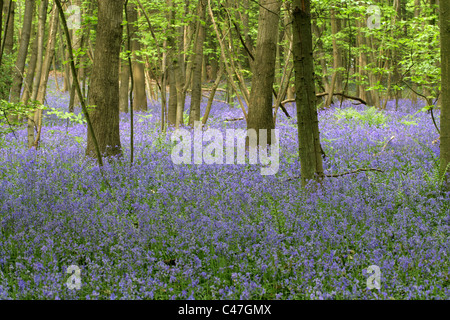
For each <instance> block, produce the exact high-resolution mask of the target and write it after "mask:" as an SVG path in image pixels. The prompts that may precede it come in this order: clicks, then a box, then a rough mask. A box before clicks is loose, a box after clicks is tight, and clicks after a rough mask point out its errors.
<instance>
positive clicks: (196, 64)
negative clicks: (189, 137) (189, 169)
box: [189, 0, 206, 126]
mask: <svg viewBox="0 0 450 320" xmlns="http://www.w3.org/2000/svg"><path fill="white" fill-rule="evenodd" d="M197 13H198V17H199V21H198V23H197V36H196V39H195V43H194V50H195V52H194V58H193V65H192V76H193V80H192V95H191V107H190V113H189V125H191V126H194V121H200V103H201V101H202V62H203V42H204V41H205V28H204V26H203V23H204V21H205V17H206V0H199V3H198V12H197Z"/></svg>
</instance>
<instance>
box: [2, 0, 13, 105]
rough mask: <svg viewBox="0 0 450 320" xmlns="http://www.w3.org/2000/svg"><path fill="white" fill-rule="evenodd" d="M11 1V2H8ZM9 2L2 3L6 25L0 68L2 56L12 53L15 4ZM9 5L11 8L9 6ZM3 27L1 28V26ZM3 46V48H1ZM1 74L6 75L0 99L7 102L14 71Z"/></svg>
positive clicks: (3, 70) (9, 70)
mask: <svg viewBox="0 0 450 320" xmlns="http://www.w3.org/2000/svg"><path fill="white" fill-rule="evenodd" d="M10 1H12V0H10ZM10 1H5V2H4V3H3V6H2V8H3V11H4V12H5V19H4V20H5V24H7V26H5V27H6V28H5V30H4V36H5V38H3V39H2V41H3V40H4V43H3V42H0V48H1V52H0V66H1V65H2V61H4V54H8V55H10V54H12V53H13V46H14V8H15V3H14V2H10ZM10 4H11V6H10ZM8 15H9V20H8ZM2 27H3V26H2ZM2 27H0V33H1V32H2ZM3 44H4V46H2V45H3ZM1 72H2V73H6V74H7V75H6V74H3V75H2V76H6V77H5V80H4V83H3V88H1V89H2V90H0V99H5V100H8V99H9V93H10V89H11V85H12V80H11V77H12V76H13V73H14V70H12V68H11V69H10V68H7V69H6V68H5V67H3V68H2V71H1Z"/></svg>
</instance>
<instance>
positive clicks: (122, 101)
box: [119, 32, 130, 112]
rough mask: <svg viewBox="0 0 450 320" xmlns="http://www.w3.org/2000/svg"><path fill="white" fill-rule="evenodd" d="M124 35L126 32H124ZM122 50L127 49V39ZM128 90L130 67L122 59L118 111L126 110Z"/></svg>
mask: <svg viewBox="0 0 450 320" xmlns="http://www.w3.org/2000/svg"><path fill="white" fill-rule="evenodd" d="M125 35H126V32H125ZM123 42H124V46H123V48H124V51H125V52H127V51H128V41H127V40H126V39H125V41H123ZM129 90H130V67H129V66H128V59H123V60H122V61H121V67H120V89H119V110H120V112H128V108H129V106H128V104H129V96H128V92H129Z"/></svg>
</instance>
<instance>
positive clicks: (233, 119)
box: [224, 117, 244, 121]
mask: <svg viewBox="0 0 450 320" xmlns="http://www.w3.org/2000/svg"><path fill="white" fill-rule="evenodd" d="M239 120H244V117H242V118H232V119H225V120H224V121H239Z"/></svg>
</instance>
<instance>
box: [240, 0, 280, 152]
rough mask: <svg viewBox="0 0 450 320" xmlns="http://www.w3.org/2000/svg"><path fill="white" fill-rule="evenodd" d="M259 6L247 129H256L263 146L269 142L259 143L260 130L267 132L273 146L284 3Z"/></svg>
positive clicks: (271, 1) (268, 0) (267, 1)
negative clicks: (273, 104) (275, 87)
mask: <svg viewBox="0 0 450 320" xmlns="http://www.w3.org/2000/svg"><path fill="white" fill-rule="evenodd" d="M260 4H261V6H260V7H259V19H258V37H257V40H256V54H255V61H254V65H253V78H252V89H251V94H250V105H249V108H248V121H247V129H255V130H256V133H257V136H258V145H261V146H264V144H265V143H266V142H265V141H260V139H259V137H260V136H259V134H260V131H259V130H260V129H265V130H268V131H267V143H268V144H271V142H272V141H271V136H272V135H271V130H272V129H274V128H275V124H274V121H273V111H272V103H273V101H272V91H273V82H274V80H275V59H276V47H277V40H278V39H277V38H278V22H279V13H280V7H281V1H274V0H261V1H260Z"/></svg>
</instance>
